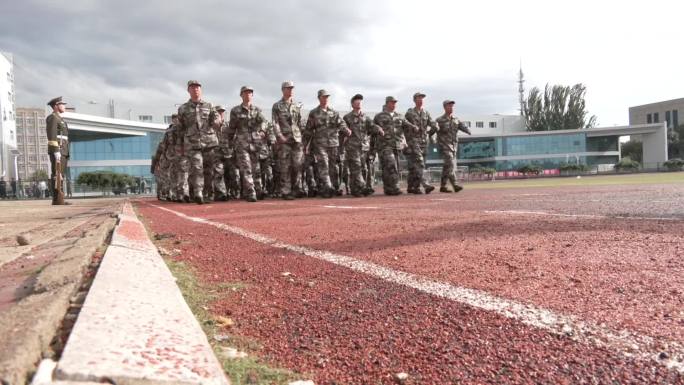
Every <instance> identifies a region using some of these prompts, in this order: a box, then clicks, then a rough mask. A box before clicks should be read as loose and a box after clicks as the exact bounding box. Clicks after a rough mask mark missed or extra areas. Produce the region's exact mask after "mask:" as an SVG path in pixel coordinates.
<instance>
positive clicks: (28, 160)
mask: <svg viewBox="0 0 684 385" xmlns="http://www.w3.org/2000/svg"><path fill="white" fill-rule="evenodd" d="M45 114H46V113H45V110H44V109H43V108H21V107H20V108H17V119H16V124H17V150H18V151H19V156H18V157H17V175H18V177H19V178H20V179H21V180H24V181H25V180H28V179H29V178H30V177H31V176H32V175H33V174H34V173H35V172H36V171H37V170H45V172H46V173H47V174H48V175H50V174H49V173H50V158H49V157H48V150H47V137H46V133H45Z"/></svg>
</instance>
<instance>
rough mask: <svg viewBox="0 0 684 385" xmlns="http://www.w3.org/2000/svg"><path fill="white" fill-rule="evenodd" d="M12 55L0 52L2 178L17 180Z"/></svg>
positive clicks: (0, 166)
mask: <svg viewBox="0 0 684 385" xmlns="http://www.w3.org/2000/svg"><path fill="white" fill-rule="evenodd" d="M14 99H15V97H14V63H13V59H12V55H10V54H8V53H4V52H0V114H2V118H1V119H0V178H4V179H5V180H6V181H9V180H11V179H12V178H17V157H18V156H19V153H18V151H17V133H16V123H15V106H14Z"/></svg>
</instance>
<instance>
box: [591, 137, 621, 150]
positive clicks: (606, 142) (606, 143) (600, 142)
mask: <svg viewBox="0 0 684 385" xmlns="http://www.w3.org/2000/svg"><path fill="white" fill-rule="evenodd" d="M587 151H591V152H605V151H618V137H617V136H602V137H598V138H587Z"/></svg>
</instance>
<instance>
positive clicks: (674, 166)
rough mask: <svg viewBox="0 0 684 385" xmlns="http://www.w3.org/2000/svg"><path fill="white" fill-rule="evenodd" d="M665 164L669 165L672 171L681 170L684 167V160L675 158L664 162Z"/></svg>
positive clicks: (668, 167)
mask: <svg viewBox="0 0 684 385" xmlns="http://www.w3.org/2000/svg"><path fill="white" fill-rule="evenodd" d="M663 165H664V166H665V167H667V169H668V170H670V171H681V170H682V169H684V160H682V159H679V158H674V159H670V160H668V161H667V162H665V163H663Z"/></svg>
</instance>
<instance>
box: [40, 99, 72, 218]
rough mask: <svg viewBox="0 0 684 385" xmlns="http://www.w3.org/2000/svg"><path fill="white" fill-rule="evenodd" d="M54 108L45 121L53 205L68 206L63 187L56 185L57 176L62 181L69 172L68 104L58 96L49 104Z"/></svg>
mask: <svg viewBox="0 0 684 385" xmlns="http://www.w3.org/2000/svg"><path fill="white" fill-rule="evenodd" d="M47 104H48V106H50V107H52V114H50V115H48V117H47V118H46V119H45V128H46V131H47V139H48V155H49V157H50V170H51V171H50V188H51V190H52V204H53V205H68V204H71V203H69V202H64V191H63V186H58V185H57V184H56V181H57V176H58V175H59V176H60V178H59V179H60V180H62V177H63V176H64V172H65V171H66V170H67V166H68V162H69V127H68V126H67V124H66V122H65V121H64V119H62V114H63V113H64V111H66V102H64V101H62V97H61V96H58V97H56V98H54V99H52V100H50V101H49V102H48V103H47Z"/></svg>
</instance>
